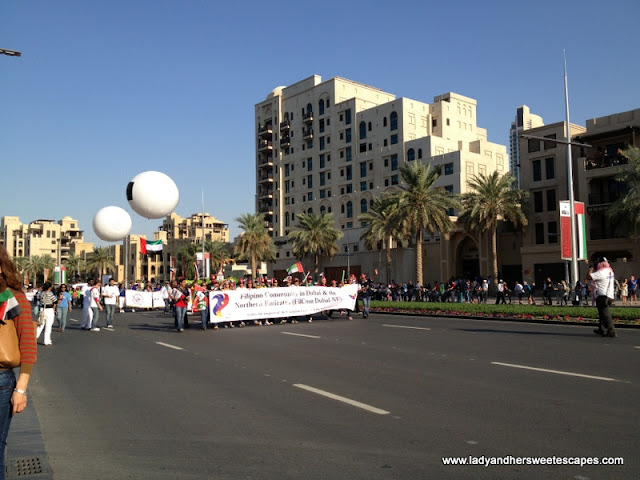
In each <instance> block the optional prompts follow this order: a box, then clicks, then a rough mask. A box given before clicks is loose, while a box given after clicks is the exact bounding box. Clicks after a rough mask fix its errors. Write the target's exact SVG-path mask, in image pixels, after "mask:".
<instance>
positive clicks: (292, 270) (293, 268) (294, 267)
mask: <svg viewBox="0 0 640 480" xmlns="http://www.w3.org/2000/svg"><path fill="white" fill-rule="evenodd" d="M298 272H300V273H304V268H302V264H301V263H300V262H298V263H294V264H293V265H291V266H290V267H289V268H287V273H288V274H289V275H291V274H292V273H298Z"/></svg>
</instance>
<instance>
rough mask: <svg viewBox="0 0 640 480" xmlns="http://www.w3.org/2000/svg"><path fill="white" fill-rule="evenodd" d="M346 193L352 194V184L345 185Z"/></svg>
mask: <svg viewBox="0 0 640 480" xmlns="http://www.w3.org/2000/svg"><path fill="white" fill-rule="evenodd" d="M347 193H353V184H352V183H348V184H347Z"/></svg>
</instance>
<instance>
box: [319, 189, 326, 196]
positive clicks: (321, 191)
mask: <svg viewBox="0 0 640 480" xmlns="http://www.w3.org/2000/svg"><path fill="white" fill-rule="evenodd" d="M326 195H327V191H326V190H320V198H325V196H326Z"/></svg>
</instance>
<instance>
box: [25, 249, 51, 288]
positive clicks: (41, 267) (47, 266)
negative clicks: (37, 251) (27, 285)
mask: <svg viewBox="0 0 640 480" xmlns="http://www.w3.org/2000/svg"><path fill="white" fill-rule="evenodd" d="M55 266H56V260H55V259H54V258H53V257H52V256H51V255H42V256H40V255H34V256H32V257H30V258H29V263H28V264H27V266H26V268H25V271H26V272H27V273H28V274H29V276H30V277H33V280H34V284H35V283H37V282H38V280H40V278H39V277H40V276H42V279H43V281H44V271H45V270H49V272H50V273H51V272H53V269H54V268H55Z"/></svg>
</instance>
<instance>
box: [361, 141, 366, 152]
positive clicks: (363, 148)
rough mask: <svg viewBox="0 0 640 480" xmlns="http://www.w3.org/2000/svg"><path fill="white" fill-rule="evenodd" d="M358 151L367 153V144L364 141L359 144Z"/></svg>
mask: <svg viewBox="0 0 640 480" xmlns="http://www.w3.org/2000/svg"><path fill="white" fill-rule="evenodd" d="M360 153H367V144H366V143H361V144H360Z"/></svg>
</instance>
